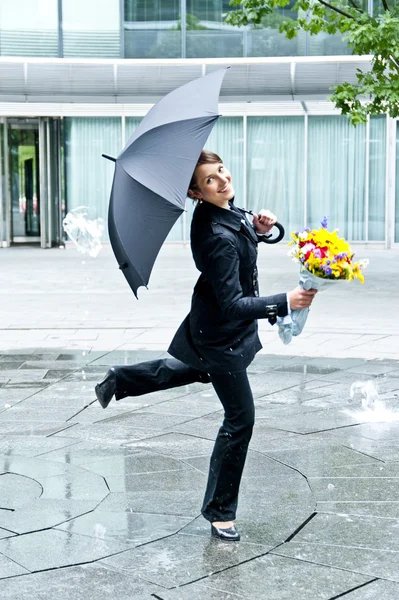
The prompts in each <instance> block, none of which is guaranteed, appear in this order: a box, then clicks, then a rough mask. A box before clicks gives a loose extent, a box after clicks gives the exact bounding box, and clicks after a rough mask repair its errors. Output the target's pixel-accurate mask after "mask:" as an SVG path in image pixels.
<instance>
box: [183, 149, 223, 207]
mask: <svg viewBox="0 0 399 600" xmlns="http://www.w3.org/2000/svg"><path fill="white" fill-rule="evenodd" d="M215 163H222V164H223V161H222V159H221V158H220V156H218V155H217V154H215V153H214V152H208V151H207V150H202V152H201V154H200V155H199V159H198V161H197V164H196V165H195V169H194V173H193V176H192V177H191V181H190V185H189V186H188V189H190V190H192V189H195V188H197V178H196V175H195V171H196V169H197V167H199V166H200V165H210V164H215ZM193 200H194V202H197V198H193Z"/></svg>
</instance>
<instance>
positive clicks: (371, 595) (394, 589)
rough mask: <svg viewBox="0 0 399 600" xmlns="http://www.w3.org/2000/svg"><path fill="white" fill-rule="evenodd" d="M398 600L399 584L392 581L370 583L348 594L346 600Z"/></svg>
mask: <svg viewBox="0 0 399 600" xmlns="http://www.w3.org/2000/svg"><path fill="white" fill-rule="evenodd" d="M376 598H378V600H399V584H397V583H393V582H392V581H383V580H381V579H380V580H378V581H372V582H371V583H369V584H368V585H365V586H363V587H360V588H358V589H357V590H354V591H353V592H351V593H350V594H348V596H347V598H346V600H376Z"/></svg>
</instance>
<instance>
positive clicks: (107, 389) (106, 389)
mask: <svg viewBox="0 0 399 600" xmlns="http://www.w3.org/2000/svg"><path fill="white" fill-rule="evenodd" d="M94 391H95V392H96V396H97V400H98V401H99V403H100V404H101V406H102V407H103V408H107V406H108V404H109V403H110V402H111V400H112V398H113V396H114V395H115V392H116V373H115V371H113V370H112V369H110V370H109V371H108V373H107V375H106V376H105V379H104V380H103V381H101V383H98V384H97V385H96V387H95V388H94Z"/></svg>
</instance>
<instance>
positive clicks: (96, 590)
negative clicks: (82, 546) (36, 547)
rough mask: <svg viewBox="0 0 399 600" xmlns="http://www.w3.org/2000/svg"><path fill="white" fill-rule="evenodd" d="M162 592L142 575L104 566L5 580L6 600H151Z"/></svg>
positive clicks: (76, 567) (91, 565)
mask: <svg viewBox="0 0 399 600" xmlns="http://www.w3.org/2000/svg"><path fill="white" fill-rule="evenodd" d="M17 568H18V566H17ZM21 570H22V567H21ZM23 572H26V571H25V570H23ZM16 574H18V573H16ZM21 590H23V592H22V595H21ZM159 590H161V591H162V590H163V588H159V587H157V586H154V585H151V584H148V583H147V582H145V581H143V580H142V579H141V578H140V576H139V575H138V574H130V575H129V577H126V574H125V573H124V572H123V571H119V570H117V569H112V568H110V567H106V566H105V565H102V564H101V563H94V564H87V565H81V566H72V567H69V568H68V569H55V570H53V571H46V572H42V573H33V574H31V575H29V577H13V578H12V579H4V580H2V581H1V594H2V600H21V598H23V597H27V598H29V597H30V598H35V600H48V599H49V598H51V599H54V598H59V600H89V599H90V600H100V599H103V598H104V599H105V598H111V597H115V598H118V600H150V599H151V598H152V593H153V592H159Z"/></svg>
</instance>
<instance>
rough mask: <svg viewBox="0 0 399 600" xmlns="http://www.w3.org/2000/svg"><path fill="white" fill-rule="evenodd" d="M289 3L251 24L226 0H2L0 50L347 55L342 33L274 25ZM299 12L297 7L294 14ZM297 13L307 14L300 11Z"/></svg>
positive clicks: (288, 14)
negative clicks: (235, 19)
mask: <svg viewBox="0 0 399 600" xmlns="http://www.w3.org/2000/svg"><path fill="white" fill-rule="evenodd" d="M294 4H295V1H294V0H290V2H289V4H288V5H287V6H286V7H285V8H284V9H281V10H280V11H279V12H278V13H276V14H275V15H273V16H271V17H267V18H264V19H263V22H262V24H261V25H259V26H257V27H243V28H237V27H232V26H231V25H227V24H226V23H225V16H226V15H227V14H228V12H229V11H231V10H232V7H231V6H230V5H229V0H84V1H82V0H1V2H0V56H43V57H60V58H62V57H65V58H66V57H69V58H71V57H76V58H83V57H93V58H117V57H121V58H212V57H259V56H316V55H317V56H327V55H342V54H348V53H350V51H349V50H348V48H347V46H346V44H345V42H343V41H342V38H341V36H339V35H337V36H331V35H328V34H324V33H321V34H319V35H317V36H311V35H310V34H299V35H298V37H296V38H294V39H293V40H288V39H287V38H286V37H285V36H284V35H283V34H280V33H279V31H278V28H279V25H280V23H281V21H282V20H283V19H286V18H288V19H293V18H296V17H297V14H298V13H296V12H294V11H293V10H292V6H293V5H294ZM299 14H300V13H299ZM300 16H306V15H301V14H300Z"/></svg>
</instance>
